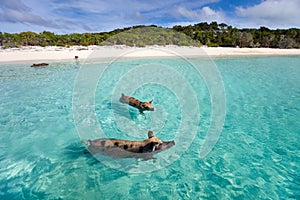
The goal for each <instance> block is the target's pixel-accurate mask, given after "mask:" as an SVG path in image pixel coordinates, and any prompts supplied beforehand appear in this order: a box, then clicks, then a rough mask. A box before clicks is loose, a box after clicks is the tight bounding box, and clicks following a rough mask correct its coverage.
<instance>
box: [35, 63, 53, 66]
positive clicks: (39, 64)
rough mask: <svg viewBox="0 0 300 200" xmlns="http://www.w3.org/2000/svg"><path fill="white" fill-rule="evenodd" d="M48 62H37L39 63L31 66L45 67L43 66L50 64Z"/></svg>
mask: <svg viewBox="0 0 300 200" xmlns="http://www.w3.org/2000/svg"><path fill="white" fill-rule="evenodd" d="M48 65H49V64H48V63H37V64H33V65H31V67H43V66H48Z"/></svg>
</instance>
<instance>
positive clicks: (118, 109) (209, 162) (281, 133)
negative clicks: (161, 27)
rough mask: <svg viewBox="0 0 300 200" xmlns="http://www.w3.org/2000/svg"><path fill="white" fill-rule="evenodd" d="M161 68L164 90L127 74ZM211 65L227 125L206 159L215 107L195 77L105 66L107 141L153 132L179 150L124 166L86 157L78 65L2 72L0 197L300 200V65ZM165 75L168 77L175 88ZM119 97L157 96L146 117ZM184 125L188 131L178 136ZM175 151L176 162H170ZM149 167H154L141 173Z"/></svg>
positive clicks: (100, 104)
mask: <svg viewBox="0 0 300 200" xmlns="http://www.w3.org/2000/svg"><path fill="white" fill-rule="evenodd" d="M194 62H198V61H197V59H196V58H194ZM199 62H200V60H199ZM141 63H142V64H141ZM153 63H154V64H155V65H156V66H158V67H159V66H166V68H165V69H166V70H165V71H164V70H161V71H160V70H158V68H155V67H154V70H156V71H158V72H159V73H158V74H160V75H161V76H159V77H158V78H159V79H157V80H155V81H161V82H158V83H157V82H154V81H153V80H150V79H151V77H150V78H149V77H148V78H145V77H147V76H146V75H147V74H146V73H145V74H146V75H145V77H144V76H141V75H140V74H139V72H140V71H142V70H137V71H132V72H133V73H127V72H128V71H130V70H135V69H139V68H138V67H134V66H140V65H143V66H142V68H141V69H143V68H148V69H149V65H152V64H153ZM200 63H201V62H200ZM214 63H215V64H216V66H217V68H218V70H219V72H220V75H221V77H222V80H223V83H224V88H225V93H226V119H225V123H224V126H223V130H222V132H221V135H220V137H219V139H218V142H217V144H216V145H215V146H214V148H213V150H212V151H211V152H210V153H209V154H208V155H207V156H206V157H205V158H204V159H200V156H199V155H200V147H201V145H202V144H203V142H204V138H205V136H206V133H207V131H208V129H209V126H210V120H211V111H212V110H211V106H212V105H211V102H210V99H211V98H210V93H209V90H208V89H207V87H206V84H205V81H204V80H203V79H202V78H201V76H199V75H198V74H197V73H196V72H195V71H193V68H191V67H190V68H188V69H189V70H188V71H186V70H185V69H186V68H185V67H186V66H185V65H187V64H186V63H185V62H182V60H180V59H176V58H161V59H146V60H143V59H139V60H125V61H120V62H116V63H114V64H113V65H111V66H110V67H109V68H107V70H106V71H105V72H104V73H103V74H102V77H101V79H100V80H99V82H97V87H96V90H95V102H94V103H95V107H94V110H95V113H96V118H97V121H98V123H99V126H100V128H101V130H102V133H104V134H105V135H106V136H107V137H114V138H121V139H138V140H142V139H144V138H145V137H146V133H147V132H146V131H147V130H148V129H152V130H153V131H154V133H156V136H158V137H159V138H161V139H162V140H172V139H175V142H176V145H175V146H174V147H172V148H171V149H170V150H168V151H165V152H162V153H161V154H157V155H156V156H155V157H156V159H152V160H134V159H123V160H122V159H121V160H118V161H115V160H113V159H111V158H107V157H105V156H104V157H102V156H100V158H98V159H103V161H99V160H97V159H96V158H94V157H93V156H91V155H89V154H85V153H84V150H85V146H83V145H82V143H81V141H80V140H81V139H86V138H84V137H91V138H92V137H95V138H96V137H97V133H79V134H78V132H77V130H80V127H79V128H78V127H76V126H75V125H76V121H75V120H74V117H73V111H74V108H72V98H73V95H74V82H76V80H77V75H78V72H79V70H80V66H82V65H79V64H78V63H75V62H74V63H52V64H51V65H50V66H49V67H45V68H30V64H0V94H1V95H0V110H1V112H0V133H1V135H0V149H1V151H0V199H300V145H299V141H300V121H299V118H300V111H299V109H300V87H299V85H300V79H299V77H300V57H249V58H247V57H245V58H226V59H225V58H216V59H214ZM85 65H88V64H85ZM91 65H94V66H95V65H96V66H99V67H101V66H102V67H103V66H106V65H105V64H104V63H98V64H91ZM170 66H171V68H168V67H170ZM172 68H173V69H176V70H175V71H176V72H173V71H172ZM166 71H169V72H170V73H169V74H171V75H172V76H171V77H170V78H168V80H164V79H163V77H167V76H168V73H166ZM177 72H178V73H177ZM151 73H153V72H151ZM134 74H137V75H138V77H141V80H138V81H137V82H138V83H140V82H147V84H145V85H140V86H135V87H136V89H135V90H134V91H130V88H128V84H124V83H128V80H131V76H133V75H134ZM143 74H144V72H143ZM87 76H88V75H87ZM133 77H134V78H133V79H135V76H133ZM154 77H157V74H156V75H154ZM172 77H173V78H172ZM182 77H183V79H184V80H185V81H187V84H186V85H185V84H184V83H183V81H184V80H183V81H182V80H181V79H180V78H182ZM160 78H162V79H160ZM87 79H89V77H87ZM145 80H146V81H145ZM180 80H181V81H180ZM122 81H123V82H122ZM118 83H119V85H118ZM82 84H83V83H82ZM130 84H132V83H131V82H130ZM130 84H129V85H130ZM83 85H84V84H83ZM116 85H117V86H116ZM172 86H174V87H172ZM177 88H179V90H177ZM182 88H187V89H186V90H182ZM122 89H124V90H125V92H126V93H127V92H128V93H130V94H133V95H135V96H137V97H141V98H142V100H145V101H146V100H150V99H151V98H154V106H155V107H156V108H157V110H156V111H155V112H153V113H146V114H145V116H141V115H139V114H138V112H137V111H136V110H134V109H133V108H128V107H127V106H125V105H120V104H119V103H118V101H117V99H118V96H119V95H120V92H121V91H122ZM189 91H193V92H195V94H191V93H190V92H189ZM75 92H76V90H75ZM186 93H188V94H190V95H187V94H186ZM182 96H184V97H185V98H184V99H182V98H181V97H182ZM194 97H195V98H196V103H197V104H198V105H199V108H198V109H199V112H198V110H196V107H193V106H194V104H193V103H195V102H194V101H192V100H193V98H194ZM82 98H84V96H83V97H82ZM190 102H192V103H190ZM73 103H74V102H73ZM189 106H191V107H189ZM185 109H187V110H188V111H190V113H191V115H192V114H193V112H194V109H195V110H196V111H197V113H199V116H197V117H196V118H197V120H195V121H194V119H195V117H194V116H193V117H190V118H189V116H187V115H185V114H184V111H185ZM198 117H199V119H198ZM185 119H187V120H186V121H184V120H185ZM190 122H191V123H190ZM182 124H185V125H187V126H188V127H190V129H187V130H186V129H183V131H180V130H181V128H182V127H184V126H183V125H182ZM194 130H195V134H194V135H193V134H192V133H193V131H194ZM183 147H184V148H185V149H184V150H182V148H183ZM174 153H175V154H176V155H178V157H176V158H172V157H171V158H169V157H165V156H170V154H174ZM171 156H172V155H171ZM166 158H169V159H171V160H172V162H170V160H168V159H166ZM145 165H147V166H148V165H149V166H151V167H152V170H149V169H147V170H146V169H145V172H143V171H141V169H140V167H141V166H145ZM128 166H130V167H128ZM155 167H157V169H156V168H155ZM132 169H139V171H134V170H133V171H132Z"/></svg>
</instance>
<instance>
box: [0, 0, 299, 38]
mask: <svg viewBox="0 0 300 200" xmlns="http://www.w3.org/2000/svg"><path fill="white" fill-rule="evenodd" d="M212 21H216V22H218V23H225V24H227V25H231V26H233V27H237V28H259V27H261V26H265V27H268V28H270V29H277V28H284V29H285V28H300V0H106V1H105V0H0V32H9V33H19V32H24V31H33V32H37V33H39V32H42V31H44V30H46V31H51V32H54V33H58V34H64V33H75V32H77V33H83V32H103V31H112V30H114V29H117V28H124V27H130V26H134V25H152V24H154V25H158V26H162V27H173V26H174V25H182V26H185V25H189V24H192V25H193V24H197V23H200V22H208V23H210V22H212Z"/></svg>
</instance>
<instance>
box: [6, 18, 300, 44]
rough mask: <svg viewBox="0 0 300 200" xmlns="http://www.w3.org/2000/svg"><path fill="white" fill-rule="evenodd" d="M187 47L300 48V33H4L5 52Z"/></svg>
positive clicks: (194, 29)
mask: <svg viewBox="0 0 300 200" xmlns="http://www.w3.org/2000/svg"><path fill="white" fill-rule="evenodd" d="M122 44H124V45H128V46H146V45H162V46H164V45H184V46H189V45H193V46H198V45H207V46H221V47H236V46H239V47H271V48H300V29H296V28H290V29H277V30H271V29H268V28H266V27H260V28H259V29H237V28H234V27H232V26H228V25H226V24H224V23H221V24H218V23H217V22H212V23H210V24H209V23H206V22H203V23H198V24H195V25H189V26H174V27H173V28H162V27H157V26H155V25H151V26H133V27H129V28H124V29H116V30H114V31H111V32H101V33H82V34H80V33H72V34H63V35H59V34H54V33H52V32H49V31H44V32H41V33H35V32H22V33H2V32H0V46H2V48H9V47H20V46H66V47H68V46H71V45H83V46H87V45H122Z"/></svg>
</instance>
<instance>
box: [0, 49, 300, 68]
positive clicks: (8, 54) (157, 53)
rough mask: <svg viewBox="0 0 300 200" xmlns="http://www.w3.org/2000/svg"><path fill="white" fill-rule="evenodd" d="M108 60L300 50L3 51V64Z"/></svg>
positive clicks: (285, 53) (297, 52)
mask: <svg viewBox="0 0 300 200" xmlns="http://www.w3.org/2000/svg"><path fill="white" fill-rule="evenodd" d="M75 56H78V60H85V59H105V58H106V59H107V58H117V57H124V58H149V57H176V56H181V57H212V58H213V57H223V58H226V57H245V56H246V57H247V56H300V49H272V48H233V47H188V46H173V45H172V46H147V47H129V46H123V45H120V46H87V47H84V46H71V47H69V48H66V47H55V46H48V47H39V46H29V47H21V48H10V49H0V63H1V64H5V63H20V62H26V63H30V62H32V63H39V62H57V61H72V60H75Z"/></svg>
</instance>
